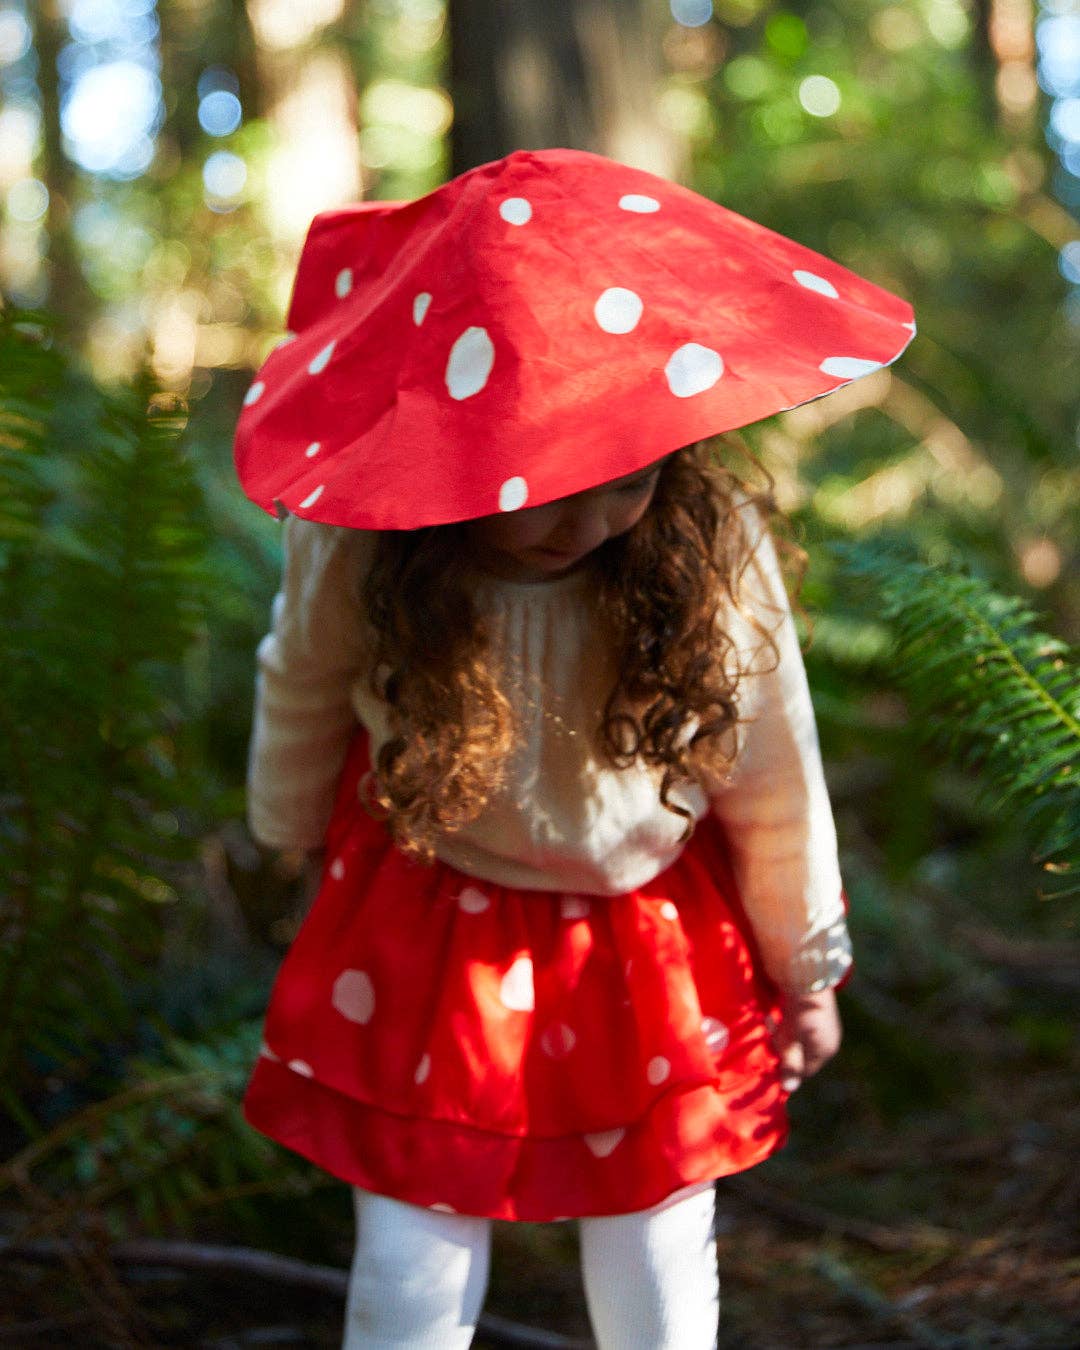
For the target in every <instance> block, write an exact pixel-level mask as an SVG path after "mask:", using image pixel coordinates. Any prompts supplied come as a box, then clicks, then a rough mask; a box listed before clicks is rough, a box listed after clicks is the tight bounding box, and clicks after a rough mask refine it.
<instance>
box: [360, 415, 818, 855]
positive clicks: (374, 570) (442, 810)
mask: <svg viewBox="0 0 1080 1350" xmlns="http://www.w3.org/2000/svg"><path fill="white" fill-rule="evenodd" d="M717 439H718V440H720V441H721V442H722V443H723V444H724V445H725V446H727V447H729V448H731V449H734V450H735V451H736V452H737V453H738V454H740V455H743V456H749V459H750V461H751V462H752V463H753V464H754V465H755V466H756V467H757V469H758V470H759V471H760V472H761V473H762V474H763V475H764V478H765V481H766V486H765V487H764V488H763V489H762V490H760V491H751V490H750V489H749V488H748V487H747V485H746V483H745V482H744V481H743V480H742V479H741V478H740V477H737V476H736V475H735V473H734V472H733V471H732V470H731V469H730V468H727V467H725V466H723V465H722V464H721V463H720V461H719V459H718V457H717V454H716V450H715V447H714V445H713V443H711V442H698V443H696V444H694V445H691V446H687V447H685V448H684V449H682V450H678V451H676V452H675V453H674V454H672V455H670V456H669V457H668V458H667V459H666V460H665V461H664V462H663V466H662V468H661V471H660V475H659V478H658V481H657V484H656V489H655V492H654V495H653V499H652V502H651V504H650V506H649V508H648V510H647V511H646V513H645V515H644V516H643V517H642V518H641V520H640V521H638V523H637V524H636V525H635V526H634V527H633V528H632V529H630V530H628V531H627V532H626V533H625V534H623V535H620V536H618V537H616V538H614V539H611V540H608V541H607V542H606V543H605V544H603V545H602V546H601V547H600V548H599V549H597V550H596V552H595V554H593V555H592V557H591V558H590V560H589V565H590V566H592V567H593V568H594V569H595V572H596V576H597V581H598V585H599V588H600V596H601V602H602V603H601V612H602V613H603V614H604V616H605V622H606V623H607V626H608V638H609V640H610V643H611V648H612V650H613V652H614V653H615V655H616V669H617V676H616V682H615V685H614V687H613V688H612V689H611V691H610V693H609V695H608V698H607V702H606V705H605V707H604V711H603V715H602V718H601V721H600V725H599V726H598V728H597V749H598V751H599V752H600V753H601V754H603V755H604V756H605V757H606V758H607V759H608V761H609V762H610V763H611V764H612V765H614V766H615V767H617V768H625V767H629V766H630V765H632V764H633V763H634V762H635V761H640V762H642V763H644V764H647V765H650V766H653V767H656V768H657V769H659V770H660V772H661V781H660V800H661V801H662V802H663V804H664V806H665V807H667V809H668V810H670V811H672V812H674V813H675V814H677V815H679V816H682V817H684V819H685V820H686V822H687V827H686V835H687V836H688V835H689V833H690V831H691V829H692V828H693V818H692V815H691V813H690V812H689V811H688V810H687V809H686V808H685V807H684V806H681V805H679V804H678V803H676V802H674V801H673V800H672V799H671V796H670V793H671V789H672V788H673V787H674V785H675V784H676V783H677V782H679V781H680V780H682V781H686V780H700V779H701V777H702V774H703V772H704V771H705V766H706V765H707V766H708V772H709V775H710V777H711V776H713V775H715V774H716V773H717V772H719V773H723V772H724V771H726V770H727V769H730V767H731V765H732V762H733V760H734V754H735V749H734V747H735V736H734V734H733V733H734V729H735V726H736V723H737V721H738V706H737V688H738V683H739V679H740V675H741V674H742V673H743V672H742V671H740V669H739V665H738V661H737V659H736V653H735V651H734V644H733V643H732V641H731V639H730V637H728V635H727V634H725V633H724V631H723V629H722V627H721V626H720V625H719V624H718V622H717V616H718V612H719V610H720V609H721V607H722V606H725V605H729V604H734V605H736V606H738V605H739V592H740V580H741V576H742V573H743V571H744V569H745V567H746V564H747V562H748V560H749V556H750V542H749V539H748V531H747V525H746V520H745V510H744V509H743V508H745V507H756V508H757V510H758V512H760V514H761V515H762V516H763V517H766V518H767V517H769V516H772V515H774V514H775V513H776V508H775V506H774V504H773V498H772V480H771V478H769V477H768V475H767V474H765V473H764V470H761V467H760V465H759V464H758V463H757V461H756V460H755V459H754V457H753V456H752V455H751V454H750V452H749V451H748V450H747V449H746V447H745V445H743V443H742V442H741V440H739V439H737V438H733V437H731V436H725V437H723V438H717ZM792 552H800V551H799V550H794V549H793V548H792V547H791V546H788V548H787V553H789V554H790V553H792ZM469 577H470V555H469V550H468V548H467V546H466V540H465V531H464V528H463V527H462V526H460V525H441V526H432V527H428V528H425V529H420V530H409V531H388V532H385V533H383V534H382V535H381V536H380V537H379V540H378V543H377V545H376V549H375V555H374V559H373V563H372V566H371V569H370V571H369V573H368V575H367V577H366V579H365V582H364V585H363V589H362V605H363V609H364V611H365V613H366V617H367V620H368V623H369V624H370V626H371V629H372V631H373V634H374V640H375V650H374V661H373V670H372V674H371V687H372V689H373V691H374V692H375V693H376V694H377V695H378V696H379V697H381V698H382V699H384V700H385V702H386V703H387V705H388V707H389V715H390V725H391V733H392V734H391V736H390V738H389V739H388V740H387V742H386V743H385V744H384V745H383V747H382V749H381V750H380V752H379V754H378V756H377V760H376V764H375V774H374V779H373V782H372V783H371V785H370V793H369V795H370V797H371V800H372V803H373V804H375V805H377V807H378V808H379V809H380V810H381V811H382V812H384V813H385V815H386V818H387V824H388V827H389V829H390V831H391V833H392V835H393V837H394V839H395V842H396V843H397V844H398V846H399V847H400V848H402V849H403V850H404V851H405V852H406V853H408V854H409V855H410V856H413V857H416V858H419V859H421V860H425V861H427V860H430V859H431V858H432V856H433V851H434V844H435V841H436V839H437V837H438V836H439V835H440V834H444V833H448V832H452V831H454V830H457V829H460V828H461V827H462V826H463V825H465V824H467V823H468V822H469V821H471V820H474V819H475V818H476V817H477V816H478V815H479V814H480V812H481V811H482V810H483V809H484V807H485V805H486V804H487V803H488V801H489V800H490V799H491V797H492V795H493V794H494V793H495V792H497V791H498V790H499V789H500V788H501V787H502V786H503V784H504V782H505V776H506V763H507V759H508V757H509V754H510V751H511V749H512V746H513V740H514V732H515V728H514V716H513V711H512V708H511V705H510V702H509V700H508V699H507V697H506V695H505V693H504V692H503V691H502V690H501V689H500V688H499V685H498V683H497V681H496V677H495V675H494V673H493V670H492V668H491V663H490V662H489V660H488V632H487V628H486V625H485V622H484V619H483V616H482V615H481V614H480V612H479V611H478V610H477V607H476V606H475V605H474V603H473V600H472V597H471V594H470V586H469ZM749 617H750V620H751V622H752V623H753V624H754V626H755V627H756V628H757V630H758V631H759V632H760V633H761V635H762V641H763V645H767V646H769V647H771V649H772V651H773V654H774V656H775V650H776V649H775V645H774V644H773V642H772V638H771V636H770V634H769V632H768V631H767V629H766V628H765V627H764V626H762V625H761V624H760V623H759V622H758V621H757V620H756V619H755V618H754V617H753V616H749ZM755 668H756V669H760V665H756V666H755Z"/></svg>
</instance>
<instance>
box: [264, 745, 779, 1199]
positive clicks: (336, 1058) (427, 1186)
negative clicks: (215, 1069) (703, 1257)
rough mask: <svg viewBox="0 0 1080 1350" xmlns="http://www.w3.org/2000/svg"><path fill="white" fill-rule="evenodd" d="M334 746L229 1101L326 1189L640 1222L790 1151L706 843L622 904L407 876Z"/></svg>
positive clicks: (758, 1011)
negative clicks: (299, 908)
mask: <svg viewBox="0 0 1080 1350" xmlns="http://www.w3.org/2000/svg"><path fill="white" fill-rule="evenodd" d="M367 768H368V760H367V749H366V740H365V738H363V737H358V738H357V740H356V742H355V743H354V745H353V747H352V749H351V751H350V755H349V760H348V763H347V764H346V767H345V771H344V773H343V775H342V779H341V784H340V787H339V792H338V797H337V803H336V806H335V809H334V815H333V819H332V822H331V825H330V828H329V830H328V833H327V861H326V867H325V871H324V873H323V878H322V883H321V886H320V888H319V892H318V895H317V897H316V899H315V903H314V905H313V907H312V909H311V912H310V914H309V916H308V918H307V919H306V920H305V922H304V924H303V926H302V928H301V930H300V932H299V934H298V936H297V938H296V940H295V942H294V943H293V945H292V947H291V948H290V950H289V952H288V954H287V955H286V958H285V961H284V963H283V965H282V967H281V970H280V973H279V975H278V978H277V981H276V983H275V986H274V991H273V995H272V998H271V1002H270V1007H269V1011H268V1014H267V1018H266V1033H265V1043H264V1047H263V1050H262V1053H261V1055H260V1057H259V1060H258V1062H257V1064H256V1067H255V1070H254V1073H253V1075H252V1079H251V1083H250V1085H249V1088H248V1092H247V1095H246V1098H245V1112H246V1114H247V1117H248V1119H249V1121H250V1122H251V1123H252V1124H253V1125H254V1126H255V1127H256V1128H257V1129H259V1130H261V1131H262V1132H263V1133H265V1134H267V1135H269V1136H270V1137H271V1138H273V1139H276V1140H278V1141H279V1142H280V1143H282V1144H284V1145H286V1146H287V1147H288V1148H290V1149H293V1150H294V1151H296V1152H297V1153H300V1154H302V1155H303V1156H304V1157H306V1158H309V1159H311V1160H312V1161H313V1162H315V1163H317V1164H318V1165H319V1166H320V1167H322V1168H323V1169H325V1170H326V1171H328V1172H330V1173H332V1174H334V1175H335V1176H338V1177H340V1178H341V1179H342V1180H344V1181H347V1182H350V1183H352V1184H355V1185H359V1186H363V1187H365V1188H366V1189H368V1190H371V1191H375V1192H377V1193H379V1194H383V1195H390V1196H394V1197H396V1198H398V1199H400V1200H404V1201H408V1202H410V1203H412V1204H416V1205H423V1206H428V1207H431V1208H435V1209H443V1210H451V1211H455V1212H457V1213H462V1214H472V1215H483V1216H487V1217H490V1218H496V1219H520V1220H555V1219H564V1218H579V1217H584V1216H589V1215H601V1214H620V1213H625V1212H628V1211H632V1210H639V1209H647V1208H649V1207H651V1206H653V1205H656V1204H659V1203H660V1202H661V1201H662V1200H664V1199H666V1198H667V1197H668V1196H669V1195H672V1194H673V1193H675V1192H677V1191H680V1190H682V1189H684V1188H686V1187H689V1186H693V1185H696V1184H700V1183H701V1182H703V1181H707V1180H710V1179H712V1178H715V1177H719V1176H723V1175H726V1174H728V1173H731V1172H738V1171H742V1170H743V1169H745V1168H748V1167H751V1166H753V1165H754V1164H755V1163H757V1162H759V1161H761V1159H763V1158H765V1157H767V1156H768V1155H769V1154H770V1153H772V1152H774V1151H775V1150H776V1149H777V1148H779V1147H780V1146H781V1144H782V1143H783V1142H784V1139H785V1137H786V1133H787V1122H786V1112H785V1102H786V1094H785V1093H784V1092H783V1090H782V1088H781V1086H780V1081H779V1072H778V1063H777V1055H776V1051H775V1049H774V1046H773V1042H772V1036H771V1034H770V1028H771V1026H773V1025H774V1024H775V1023H774V1018H775V1016H776V1011H777V1010H776V1007H775V1003H776V991H775V989H774V987H773V986H772V985H771V984H770V983H769V982H768V981H767V980H766V979H765V978H764V977H763V976H762V975H761V974H760V973H759V963H758V962H757V960H756V957H755V952H754V947H753V939H752V936H751V934H750V930H749V927H748V924H747V922H746V919H745V916H744V915H743V913H742V910H741V907H740V905H739V902H738V896H737V893H736V890H735V886H734V882H733V880H732V877H731V871H730V866H729V863H728V860H727V856H726V851H725V848H724V844H723V839H722V836H721V834H720V830H719V827H718V826H717V825H716V824H715V823H714V822H712V821H710V820H708V819H707V820H705V821H702V822H701V823H700V824H699V826H698V828H697V830H696V831H695V833H694V835H693V837H692V839H691V841H690V843H689V844H688V845H687V847H686V849H685V850H684V851H683V853H682V855H681V856H680V858H679V859H678V860H677V861H676V862H675V863H674V864H673V865H672V866H671V867H669V868H668V869H667V870H666V871H665V872H663V873H662V874H661V875H660V876H658V877H656V878H655V879H654V880H653V881H651V882H649V883H648V884H647V885H645V886H642V887H641V888H640V889H638V890H635V891H632V892H629V893H628V894H625V895H620V896H614V897H611V896H594V895H579V894H554V893H550V892H546V891H527V890H517V889H514V888H510V887H505V886H500V885H496V884H494V883H492V882H487V881H481V880H478V879H476V878H473V877H469V876H465V875H464V874H462V873H461V872H458V871H455V870H454V869H453V868H451V867H449V866H447V865H445V864H442V863H436V864H435V865H434V866H431V867H425V866H422V865H420V864H417V863H415V862H411V861H410V860H408V859H407V858H405V857H404V856H403V855H402V854H401V853H400V852H399V851H398V850H397V849H396V848H395V847H394V846H393V843H392V842H391V840H390V838H389V836H388V834H387V832H386V830H385V828H384V827H383V825H382V824H381V823H380V822H378V821H377V820H374V819H373V818H372V817H371V816H370V815H369V814H368V813H367V812H366V811H365V810H364V808H363V807H362V806H361V804H360V801H359V794H358V783H359V780H360V778H361V777H362V775H363V774H364V773H365V772H366V770H367Z"/></svg>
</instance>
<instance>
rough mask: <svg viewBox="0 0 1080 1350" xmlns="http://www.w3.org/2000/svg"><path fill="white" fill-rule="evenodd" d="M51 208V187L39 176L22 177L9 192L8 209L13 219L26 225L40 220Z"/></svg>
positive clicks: (13, 184)
mask: <svg viewBox="0 0 1080 1350" xmlns="http://www.w3.org/2000/svg"><path fill="white" fill-rule="evenodd" d="M48 209H49V189H48V188H47V187H46V186H45V184H44V183H43V182H42V181H41V180H40V179H39V178H21V179H20V180H19V181H18V182H17V183H12V185H11V187H10V188H8V193H7V210H8V215H9V216H11V218H12V220H18V221H21V222H22V223H23V224H24V225H29V224H32V223H33V222H34V221H37V220H40V219H41V218H42V216H44V214H45V212H46V211H47V210H48Z"/></svg>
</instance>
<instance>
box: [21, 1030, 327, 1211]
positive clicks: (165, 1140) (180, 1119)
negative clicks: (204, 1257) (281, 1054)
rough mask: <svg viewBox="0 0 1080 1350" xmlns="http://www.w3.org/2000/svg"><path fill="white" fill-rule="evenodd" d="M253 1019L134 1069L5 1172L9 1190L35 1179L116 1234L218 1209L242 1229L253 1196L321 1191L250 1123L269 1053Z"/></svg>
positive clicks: (53, 1198)
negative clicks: (243, 1105) (256, 1072)
mask: <svg viewBox="0 0 1080 1350" xmlns="http://www.w3.org/2000/svg"><path fill="white" fill-rule="evenodd" d="M258 1044H259V1026H258V1025H257V1024H255V1023H250V1022H244V1023H241V1024H239V1025H238V1026H236V1027H234V1028H232V1029H230V1030H229V1031H227V1032H221V1033H219V1034H217V1035H215V1036H214V1037H212V1038H208V1039H206V1040H203V1041H200V1042H198V1043H192V1042H188V1041H184V1040H181V1039H179V1038H171V1039H170V1040H168V1041H167V1042H166V1044H165V1045H164V1046H163V1048H162V1050H161V1053H160V1054H159V1055H157V1056H155V1057H154V1058H153V1059H143V1060H140V1061H133V1062H132V1063H131V1064H130V1065H129V1066H128V1067H129V1070H130V1073H129V1077H128V1082H127V1084H126V1085H125V1086H124V1087H123V1088H121V1089H120V1090H118V1091H116V1092H115V1093H113V1094H112V1095H111V1096H108V1097H105V1098H103V1099H101V1100H99V1101H95V1102H93V1103H91V1104H90V1105H88V1106H85V1107H84V1108H82V1109H81V1110H79V1111H77V1112H75V1113H73V1114H72V1115H70V1116H68V1117H66V1118H65V1119H64V1120H63V1121H62V1122H61V1123H60V1124H58V1125H55V1126H54V1127H53V1128H52V1129H50V1130H49V1131H48V1132H46V1133H45V1134H43V1135H42V1136H41V1137H39V1138H38V1139H35V1140H34V1142H33V1143H32V1144H30V1145H28V1146H27V1147H26V1148H24V1149H23V1150H22V1151H21V1152H20V1153H19V1154H17V1155H16V1156H15V1157H13V1158H12V1159H11V1160H10V1161H9V1162H8V1163H7V1164H6V1165H5V1167H3V1168H2V1169H0V1191H2V1190H3V1189H4V1188H5V1187H7V1186H11V1185H18V1184H20V1183H23V1182H25V1181H26V1180H31V1181H32V1183H33V1185H34V1187H35V1189H36V1192H37V1195H38V1198H39V1202H45V1203H46V1204H49V1203H51V1204H53V1205H56V1206H60V1205H62V1204H66V1205H70V1204H71V1203H72V1201H73V1200H75V1198H76V1197H77V1201H76V1203H77V1207H78V1209H79V1211H80V1212H82V1213H84V1214H90V1213H92V1214H95V1215H96V1216H98V1218H99V1219H102V1220H104V1221H105V1223H106V1225H107V1228H108V1230H109V1231H110V1232H111V1233H112V1234H113V1235H114V1236H123V1235H125V1234H126V1233H128V1232H129V1231H131V1230H132V1229H133V1228H134V1229H135V1230H136V1231H139V1230H141V1231H149V1232H162V1231H164V1230H166V1229H171V1230H176V1229H188V1230H190V1229H191V1227H192V1226H193V1225H194V1223H195V1222H197V1220H198V1218H199V1216H200V1215H204V1214H206V1213H207V1212H208V1211H211V1210H213V1209H215V1208H217V1207H225V1208H227V1209H229V1211H230V1213H231V1215H232V1217H233V1219H234V1221H240V1222H243V1220H244V1218H245V1211H246V1209H247V1207H248V1206H249V1205H250V1202H251V1200H252V1197H254V1196H258V1195H261V1194H264V1193H267V1192H273V1193H283V1194H286V1195H291V1196H293V1197H295V1196H298V1195H304V1194H308V1193H310V1192H311V1191H312V1190H313V1189H314V1188H316V1187H317V1186H318V1185H320V1184H325V1183H320V1180H319V1177H318V1176H317V1174H316V1173H315V1171H314V1169H313V1168H310V1167H309V1166H307V1164H304V1163H301V1162H300V1161H299V1160H293V1161H292V1162H291V1163H289V1164H286V1165H282V1154H281V1151H280V1150H279V1149H278V1148H277V1147H276V1146H275V1145H273V1144H271V1143H270V1141H269V1140H268V1139H266V1138H264V1137H263V1136H262V1135H260V1134H257V1133H256V1132H255V1131H254V1130H252V1129H250V1128H249V1127H248V1125H247V1124H246V1123H245V1121H244V1119H243V1116H242V1115H241V1111H240V1098H241V1095H242V1092H243V1086H244V1082H245V1079H246V1077H247V1074H248V1071H249V1069H250V1066H251V1062H252V1060H253V1059H254V1058H255V1055H256V1054H257V1053H258Z"/></svg>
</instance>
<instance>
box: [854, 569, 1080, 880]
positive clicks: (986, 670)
mask: <svg viewBox="0 0 1080 1350" xmlns="http://www.w3.org/2000/svg"><path fill="white" fill-rule="evenodd" d="M834 551H835V552H836V553H837V555H838V556H839V557H840V559H841V563H842V565H843V566H844V568H845V569H846V570H847V571H848V572H850V573H851V574H852V575H854V576H856V577H858V578H860V579H862V580H863V581H864V582H865V583H867V584H868V585H869V586H870V587H871V588H872V590H873V593H874V600H875V608H876V612H877V614H878V615H879V616H880V617H881V618H883V619H884V620H885V621H886V623H887V624H888V626H889V628H890V629H891V632H892V636H893V651H892V653H891V655H890V656H889V657H888V658H887V660H886V663H885V666H886V669H888V670H889V671H891V673H892V676H893V678H894V680H895V683H896V684H897V686H898V687H899V688H900V689H901V690H902V691H903V692H904V693H905V694H906V695H907V697H908V699H909V701H910V704H911V706H912V709H913V711H914V712H915V714H916V715H917V717H918V720H919V723H920V725H921V726H922V727H923V729H924V731H925V732H926V733H927V735H928V736H929V737H930V738H931V739H934V740H936V741H937V742H938V743H940V744H943V745H944V746H946V747H947V749H948V752H949V753H950V754H951V755H953V756H954V757H955V758H956V759H957V760H959V761H960V762H961V763H962V764H964V765H965V766H967V767H971V768H974V769H975V770H976V771H977V772H979V773H980V775H981V777H982V779H983V786H984V789H985V793H986V796H987V798H988V799H991V800H993V801H994V803H995V805H996V807H997V809H1000V810H1004V809H1007V808H1011V809H1013V810H1020V811H1021V812H1022V813H1023V814H1024V816H1025V818H1026V819H1027V820H1028V821H1030V822H1031V823H1032V825H1033V826H1034V828H1035V832H1036V834H1035V841H1034V852H1035V856H1036V857H1037V859H1038V860H1039V861H1040V862H1041V864H1042V865H1043V867H1044V868H1046V870H1047V871H1048V872H1052V873H1053V874H1054V875H1055V876H1058V877H1066V878H1068V877H1070V876H1071V875H1073V874H1075V872H1076V871H1077V868H1078V867H1080V679H1078V675H1077V666H1076V661H1075V657H1074V654H1073V653H1072V652H1071V651H1070V649H1069V648H1068V647H1067V646H1066V644H1065V643H1063V642H1062V641H1061V640H1060V639H1059V638H1057V637H1055V636H1053V635H1051V634H1048V633H1045V632H1043V631H1040V629H1039V626H1038V625H1039V618H1038V616H1037V615H1036V613H1035V612H1034V610H1033V609H1032V608H1031V606H1030V605H1029V604H1028V603H1027V602H1026V601H1025V600H1023V599H1020V598H1018V597H1016V596H1009V595H1002V594H1000V593H999V592H996V591H995V590H993V589H992V588H991V587H990V586H989V585H988V584H987V583H986V582H985V581H983V580H981V579H979V578H977V577H972V576H969V575H967V574H965V573H962V572H960V571H956V570H949V569H941V568H936V567H929V566H927V565H926V564H924V563H920V562H916V561H912V560H904V559H899V558H897V556H896V554H895V553H894V552H893V551H891V550H890V551H886V550H884V549H881V548H875V547H874V546H873V545H872V544H865V543H864V544H838V545H836V546H835V550H834ZM1058 893H1059V894H1061V893H1062V892H1058Z"/></svg>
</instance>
